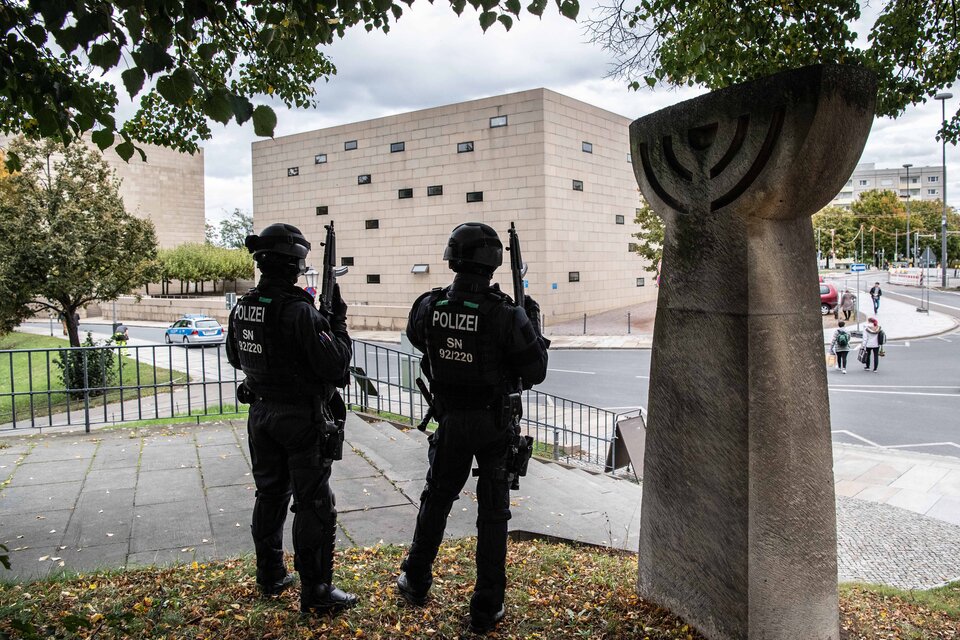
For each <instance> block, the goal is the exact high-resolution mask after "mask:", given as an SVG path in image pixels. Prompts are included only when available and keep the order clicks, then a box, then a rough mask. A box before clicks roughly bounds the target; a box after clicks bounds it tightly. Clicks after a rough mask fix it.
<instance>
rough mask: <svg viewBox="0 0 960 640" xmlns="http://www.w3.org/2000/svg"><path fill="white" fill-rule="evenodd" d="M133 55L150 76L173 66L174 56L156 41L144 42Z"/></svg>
mask: <svg viewBox="0 0 960 640" xmlns="http://www.w3.org/2000/svg"><path fill="white" fill-rule="evenodd" d="M133 57H134V59H135V60H136V61H137V63H138V64H139V65H140V66H141V67H143V70H144V71H146V72H147V75H149V76H152V75H153V74H155V73H158V72H160V71H164V70H166V69H169V68H170V67H171V66H173V58H171V57H170V54H169V53H167V50H166V49H164V48H163V47H161V46H160V45H159V44H157V43H155V42H144V43H142V44H141V45H140V48H139V49H138V50H137V52H136V53H134V54H133Z"/></svg>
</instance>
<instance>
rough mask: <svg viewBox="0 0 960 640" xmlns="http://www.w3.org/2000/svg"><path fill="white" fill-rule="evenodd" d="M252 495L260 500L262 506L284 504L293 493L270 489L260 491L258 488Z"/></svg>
mask: <svg viewBox="0 0 960 640" xmlns="http://www.w3.org/2000/svg"><path fill="white" fill-rule="evenodd" d="M253 495H254V496H255V497H256V498H257V500H259V501H260V502H262V503H263V505H264V506H271V507H272V506H280V505H284V506H286V504H287V503H288V502H289V501H290V496H292V495H293V491H284V492H283V493H274V492H272V491H260V490H259V489H258V490H257V491H255V492H254V494H253Z"/></svg>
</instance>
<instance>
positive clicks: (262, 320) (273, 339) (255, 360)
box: [230, 289, 325, 399]
mask: <svg viewBox="0 0 960 640" xmlns="http://www.w3.org/2000/svg"><path fill="white" fill-rule="evenodd" d="M304 296H306V294H304ZM304 296H299V295H296V294H293V293H287V292H283V291H278V292H274V291H271V292H270V293H269V295H265V294H263V293H261V292H260V291H258V290H257V289H252V290H251V291H250V292H249V293H247V294H246V295H245V296H243V297H242V298H241V299H240V301H239V302H238V303H237V306H236V307H235V308H234V310H233V312H232V322H231V327H230V330H231V331H233V332H234V335H235V337H236V345H237V353H238V356H239V358H240V368H241V369H243V373H244V374H246V376H247V386H248V387H249V388H250V390H251V391H253V392H254V393H256V394H257V395H263V396H265V397H270V398H274V399H285V398H289V399H301V398H302V399H306V398H307V397H311V396H316V395H322V394H325V389H324V386H323V385H324V383H323V382H322V381H320V380H311V379H310V377H311V376H309V374H308V373H307V371H308V370H307V369H305V367H304V366H303V364H302V362H301V360H300V355H299V352H298V350H297V349H296V345H294V344H293V342H292V341H291V340H284V339H282V337H281V331H282V327H281V322H280V318H281V312H282V311H283V309H284V307H285V306H286V305H288V304H298V303H303V304H310V300H309V297H304Z"/></svg>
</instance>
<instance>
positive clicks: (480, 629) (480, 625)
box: [470, 607, 504, 634]
mask: <svg viewBox="0 0 960 640" xmlns="http://www.w3.org/2000/svg"><path fill="white" fill-rule="evenodd" d="M503 614H504V610H503V607H500V610H499V611H497V612H496V613H495V614H493V615H492V616H490V615H479V614H477V613H471V614H470V631H472V632H474V633H479V634H485V633H488V632H490V631H493V630H494V629H495V628H496V627H497V623H498V622H500V621H501V620H503Z"/></svg>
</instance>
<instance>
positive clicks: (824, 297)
mask: <svg viewBox="0 0 960 640" xmlns="http://www.w3.org/2000/svg"><path fill="white" fill-rule="evenodd" d="M839 302H840V294H839V293H838V292H837V288H836V287H835V286H833V285H832V284H830V283H829V282H821V283H820V315H824V316H825V315H827V314H828V313H833V316H834V317H838V316H839V315H840V311H839V304H838V303H839Z"/></svg>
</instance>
